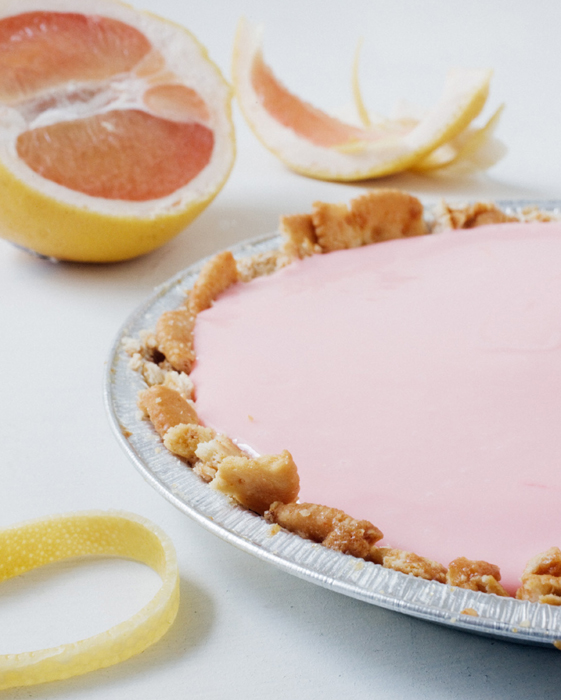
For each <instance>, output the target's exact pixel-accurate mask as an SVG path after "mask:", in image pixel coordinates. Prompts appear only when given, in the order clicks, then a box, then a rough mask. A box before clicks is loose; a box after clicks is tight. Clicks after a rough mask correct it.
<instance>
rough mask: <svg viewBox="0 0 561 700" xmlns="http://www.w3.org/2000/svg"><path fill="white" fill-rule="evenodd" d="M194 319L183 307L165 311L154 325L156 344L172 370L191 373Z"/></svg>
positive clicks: (193, 355) (193, 359) (193, 353)
mask: <svg viewBox="0 0 561 700" xmlns="http://www.w3.org/2000/svg"><path fill="white" fill-rule="evenodd" d="M194 327H195V317H194V315H193V314H192V313H191V311H190V310H189V309H188V308H186V307H185V306H182V307H180V308H179V309H175V311H165V312H164V313H163V314H162V315H161V316H160V318H159V319H158V323H157V324H156V342H157V344H158V349H159V350H160V352H162V353H163V354H164V356H165V357H166V359H167V360H168V362H169V363H170V365H171V366H172V367H173V369H175V370H177V371H178V372H186V373H187V374H188V373H189V372H190V371H191V367H192V366H193V362H194V361H195V351H194V350H193V328H194Z"/></svg>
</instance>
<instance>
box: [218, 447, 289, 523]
mask: <svg viewBox="0 0 561 700" xmlns="http://www.w3.org/2000/svg"><path fill="white" fill-rule="evenodd" d="M211 486H212V487H213V488H215V489H217V490H218V491H222V493H225V494H226V495H228V496H232V498H234V499H235V500H236V501H237V502H238V503H240V504H241V505H242V506H245V507H246V508H249V510H253V511H255V512H256V513H259V514H260V515H263V513H264V512H265V511H266V510H267V508H269V506H270V505H271V503H274V502H275V501H281V502H283V503H290V502H292V501H295V500H296V499H297V498H298V491H299V489H300V480H299V478H298V471H297V469H296V464H294V460H293V459H292V455H291V454H290V452H288V451H287V450H284V451H283V452H281V453H280V454H278V455H263V456H261V457H255V458H251V457H226V458H225V459H223V460H222V461H221V462H220V463H219V465H218V469H217V472H216V477H215V478H214V481H213V482H212V484H211Z"/></svg>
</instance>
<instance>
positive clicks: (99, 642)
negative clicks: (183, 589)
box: [0, 511, 179, 690]
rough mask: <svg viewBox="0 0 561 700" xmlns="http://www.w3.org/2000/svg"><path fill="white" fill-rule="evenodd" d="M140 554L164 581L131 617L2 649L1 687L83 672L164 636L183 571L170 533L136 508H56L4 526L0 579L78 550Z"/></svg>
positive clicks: (79, 554)
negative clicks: (32, 645) (23, 648)
mask: <svg viewBox="0 0 561 700" xmlns="http://www.w3.org/2000/svg"><path fill="white" fill-rule="evenodd" d="M92 555H98V556H99V555H106V556H107V555H109V556H116V557H125V558H127V559H134V560H135V561H139V562H141V563H143V564H146V565H147V566H150V567H151V568H152V569H154V571H156V572H157V573H158V574H159V576H160V577H161V579H162V585H161V587H160V588H159V590H158V591H157V593H156V595H155V596H154V597H153V598H152V600H150V601H149V602H148V603H147V604H146V605H145V606H144V607H143V608H142V609H141V610H140V611H139V612H138V613H136V614H135V615H133V617H131V618H129V619H128V620H126V621H125V622H122V623H120V624H118V625H115V626H114V627H112V628H110V629H109V630H107V631H106V632H102V633H100V634H96V635H94V636H93V637H88V638H87V639H83V640H81V641H79V642H74V643H71V644H63V645H61V646H57V647H53V648H50V649H42V650H39V651H33V652H25V653H21V654H7V655H3V656H0V690H3V689H6V688H13V687H16V686H23V685H35V684H37V683H45V682H47V681H54V680H61V679H64V678H70V677H72V676H77V675H81V674H83V673H88V672H90V671H95V670H96V669H99V668H104V667H106V666H111V665H113V664H116V663H119V662H120V661H125V660H126V659H128V658H130V657H131V656H134V655H135V654H139V653H140V652H141V651H144V649H146V648H147V647H149V646H150V645H151V644H154V642H157V641H158V639H160V637H162V636H163V635H164V634H165V633H166V632H167V630H168V629H169V627H170V626H171V624H172V623H173V621H174V619H175V616H176V614H177V609H178V606H179V575H178V569H177V560H176V556H175V550H174V548H173V544H172V543H171V540H170V539H169V538H168V537H167V535H166V534H165V533H164V532H162V530H160V529H159V528H158V527H156V526H155V525H154V524H152V523H150V522H149V521H148V520H145V519H144V518H141V517H139V516H137V515H133V514H129V513H121V512H102V511H91V512H84V513H73V514H69V515H56V516H52V517H48V518H43V519H39V520H32V521H28V522H25V523H22V524H19V525H15V526H13V527H9V528H6V529H4V530H0V582H1V581H5V580H7V579H9V578H12V577H14V576H19V575H20V574H23V573H25V572H26V571H30V570H31V569H36V568H38V567H40V566H45V565H46V564H50V563H52V562H55V561H60V560H62V559H68V558H71V557H82V556H92Z"/></svg>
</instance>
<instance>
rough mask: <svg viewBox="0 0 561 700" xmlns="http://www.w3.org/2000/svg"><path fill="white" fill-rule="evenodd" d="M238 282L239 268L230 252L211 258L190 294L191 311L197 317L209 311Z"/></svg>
mask: <svg viewBox="0 0 561 700" xmlns="http://www.w3.org/2000/svg"><path fill="white" fill-rule="evenodd" d="M237 281H238V268H237V266H236V261H235V260H234V256H233V255H232V253H230V251H229V250H226V251H224V252H223V253H218V255H215V256H214V257H213V258H211V259H210V260H209V261H208V262H207V263H206V264H205V265H204V266H203V269H202V270H201V271H200V273H199V276H198V277H197V281H196V282H195V284H194V285H193V289H192V290H191V293H190V294H189V299H188V302H187V303H188V305H189V311H190V312H191V313H192V314H193V316H196V315H197V314H198V313H199V312H200V311H204V310H205V309H208V308H209V307H210V305H211V304H212V302H213V301H214V300H215V299H216V297H217V296H218V295H219V294H221V293H222V292H224V291H225V290H226V289H228V287H230V286H231V285H232V284H235V283H236V282H237Z"/></svg>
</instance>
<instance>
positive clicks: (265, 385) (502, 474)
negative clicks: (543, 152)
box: [192, 224, 561, 591]
mask: <svg viewBox="0 0 561 700" xmlns="http://www.w3.org/2000/svg"><path fill="white" fill-rule="evenodd" d="M195 344H196V352H197V362H196V366H195V369H194V372H193V374H192V377H193V379H194V381H195V386H196V392H197V410H198V413H199V416H200V417H201V420H202V421H203V422H204V423H205V424H206V425H210V426H212V427H214V428H215V429H217V430H219V431H221V432H224V433H226V434H227V435H229V436H230V437H232V438H235V439H236V441H237V442H238V443H240V444H242V445H249V446H251V447H252V448H253V449H254V450H256V451H257V452H259V453H274V452H278V451H280V450H283V449H288V450H290V452H291V453H292V455H293V457H294V459H295V461H296V463H297V465H298V469H299V473H300V478H301V491H300V499H301V500H302V501H312V502H316V503H322V504H326V505H330V506H335V507H337V508H341V509H343V510H344V511H346V512H347V513H349V514H350V515H352V516H353V517H355V518H367V519H369V520H371V521H372V522H373V523H374V524H375V525H377V526H378V527H380V528H381V529H382V530H383V532H384V533H385V534H386V537H385V539H384V542H385V543H388V544H391V545H392V546H394V547H399V548H403V549H407V550H411V551H414V552H416V553H417V554H421V555H424V556H427V557H429V558H431V559H436V560H438V561H440V562H442V563H444V564H448V563H449V562H450V561H451V560H452V559H454V558H456V557H458V556H466V557H468V558H471V559H484V560H486V561H489V562H491V563H494V564H498V565H499V566H500V567H501V571H502V575H503V579H502V580H503V583H504V584H505V586H506V587H507V588H509V589H510V590H511V591H512V590H514V589H515V588H516V587H517V586H518V578H519V576H520V574H521V572H522V570H523V568H524V566H525V563H526V561H527V560H528V559H529V558H530V557H532V556H534V555H535V554H537V553H538V552H540V551H542V550H544V549H547V548H548V547H551V546H552V545H561V518H560V517H559V510H560V508H559V506H560V498H561V225H558V224H506V225H500V226H487V227H481V228H478V229H474V230H471V231H461V232H447V233H443V234H438V235H434V236H426V237H422V238H415V239H409V240H398V241H391V242H387V243H382V244H378V245H373V246H369V247H366V248H360V249H354V250H349V251H341V252H337V253H330V254H328V255H316V256H313V257H311V258H308V259H306V260H303V261H299V262H297V263H294V264H292V265H290V266H289V267H288V268H285V269H283V270H281V271H280V272H278V273H276V274H275V275H272V276H270V277H266V278H260V279H257V280H254V281H252V282H251V283H249V284H238V285H236V286H234V287H233V288H231V289H230V290H228V291H227V292H226V293H225V294H223V295H222V296H221V297H220V299H219V300H218V301H217V302H216V303H215V304H214V306H213V307H212V308H211V309H208V310H207V311H204V312H202V313H201V314H200V315H199V316H198V318H197V325H196V335H195Z"/></svg>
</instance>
